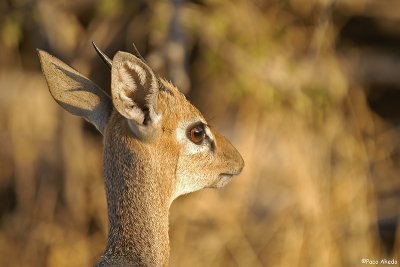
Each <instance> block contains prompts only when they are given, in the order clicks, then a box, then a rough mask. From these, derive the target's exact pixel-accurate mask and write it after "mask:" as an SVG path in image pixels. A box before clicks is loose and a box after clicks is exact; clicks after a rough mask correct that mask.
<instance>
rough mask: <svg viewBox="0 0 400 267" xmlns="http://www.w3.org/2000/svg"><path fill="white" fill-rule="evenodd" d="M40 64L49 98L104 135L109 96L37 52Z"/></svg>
mask: <svg viewBox="0 0 400 267" xmlns="http://www.w3.org/2000/svg"><path fill="white" fill-rule="evenodd" d="M38 54H39V58H40V64H41V66H42V71H43V74H44V77H45V78H46V81H47V85H48V87H49V90H50V93H51V95H52V96H53V98H54V99H55V100H56V101H57V103H58V104H60V106H62V107H63V108H64V109H65V110H67V111H68V112H70V113H71V114H73V115H77V116H80V117H83V118H84V119H86V120H87V121H89V122H90V123H92V124H93V125H94V126H96V128H97V129H98V130H99V131H100V132H101V133H102V134H104V129H105V127H106V125H107V122H108V119H109V117H110V115H111V112H112V109H113V107H112V102H111V99H110V97H109V96H108V95H107V94H106V93H105V92H104V91H103V90H102V89H100V88H99V87H98V86H97V85H96V84H94V83H93V82H92V81H90V80H89V79H88V78H86V77H85V76H83V75H82V74H80V73H79V72H77V71H76V70H74V69H73V68H71V67H70V66H68V65H67V64H65V63H64V62H62V61H61V60H59V59H57V58H56V57H53V56H51V55H50V54H48V53H46V52H44V51H41V50H39V49H38Z"/></svg>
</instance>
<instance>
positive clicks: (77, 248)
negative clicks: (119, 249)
mask: <svg viewBox="0 0 400 267" xmlns="http://www.w3.org/2000/svg"><path fill="white" fill-rule="evenodd" d="M172 2H173V1H171V2H167V1H143V2H141V1H123V0H101V1H100V0H99V1H95V0H85V1H75V2H73V1H66V0H56V1H54V0H52V1H50V0H37V1H23V0H20V1H4V2H2V3H1V4H0V12H1V16H0V34H1V35H0V50H1V51H2V52H1V57H0V62H1V68H0V124H1V131H0V265H1V266H60V267H62V266H89V265H93V264H94V263H95V262H96V260H97V259H98V257H99V255H101V252H102V249H103V246H104V243H105V237H106V231H107V217H106V203H105V194H104V188H103V180H102V169H101V160H102V159H101V147H102V144H101V136H99V135H98V134H96V133H95V132H94V130H93V128H92V127H90V126H88V125H87V124H86V123H84V122H83V121H82V120H80V119H79V118H75V117H72V116H71V115H69V114H67V113H66V112H64V111H62V110H61V109H60V108H59V107H58V106H57V105H56V103H55V102H54V101H53V100H52V98H51V96H50V94H49V93H48V90H47V87H46V84H45V81H44V78H43V77H42V75H41V73H40V71H39V63H38V59H37V56H36V54H35V48H36V47H39V48H42V49H44V50H47V51H49V52H50V53H52V54H55V55H57V56H58V57H60V58H61V59H63V60H65V61H66V62H68V63H70V64H72V65H73V66H74V67H76V68H77V69H79V70H80V71H81V72H83V73H85V74H87V75H88V76H89V77H91V78H92V79H93V80H94V81H96V82H97V83H98V84H100V85H101V86H102V87H103V88H106V89H108V87H109V79H110V78H109V73H108V70H107V68H106V67H105V66H104V65H103V63H102V62H101V61H100V60H99V59H98V58H97V57H96V54H95V52H94V50H93V49H92V48H91V44H90V42H91V41H92V40H93V41H95V42H96V43H97V44H98V45H99V46H100V47H101V48H104V50H105V51H106V52H107V53H108V54H109V55H112V54H113V53H115V52H116V51H117V50H127V51H132V49H131V43H132V42H133V41H135V43H136V45H137V46H138V48H139V50H141V51H142V52H143V54H144V56H145V57H146V58H147V60H148V61H149V64H150V65H151V66H152V67H153V68H154V69H155V70H156V71H157V72H158V73H164V74H165V75H167V77H169V78H171V79H173V80H174V82H175V83H177V84H178V87H179V86H180V87H181V88H182V89H183V90H188V89H189V88H190V93H189V98H190V99H191V101H192V102H194V103H195V104H196V105H197V106H198V107H200V110H202V111H203V113H205V114H206V116H207V117H208V119H211V123H212V124H214V125H215V126H216V127H217V128H219V129H220V130H221V131H222V132H224V133H225V134H226V135H227V136H228V137H230V138H231V140H232V142H233V143H234V144H235V145H236V146H237V147H238V149H239V151H241V153H242V155H243V157H244V159H245V162H246V166H245V169H244V171H243V174H242V175H240V176H239V177H237V178H235V180H234V181H233V182H232V183H231V184H230V185H229V186H227V187H226V188H224V189H222V190H218V191H217V190H211V189H207V190H203V191H201V192H198V193H195V194H191V195H188V196H184V197H181V198H180V199H178V200H177V201H176V202H175V203H174V204H173V205H172V207H171V218H170V237H171V266H283V267H286V266H361V259H362V258H369V259H381V258H385V257H386V258H396V257H398V256H399V255H398V254H396V250H394V252H393V251H392V252H387V251H385V249H383V246H382V245H381V241H380V239H379V236H378V225H377V224H378V218H381V217H384V216H389V215H390V216H392V215H393V213H394V215H397V213H396V212H398V208H397V205H396V204H391V203H392V202H390V203H386V202H385V203H383V202H382V201H381V199H380V198H379V196H380V195H379V190H381V188H382V184H385V185H386V186H389V187H391V188H396V185H397V186H398V184H399V183H398V182H396V180H395V179H394V178H393V177H396V176H398V173H399V172H398V171H399V170H398V168H399V167H398V166H397V165H396V160H395V158H393V157H392V155H393V154H394V152H395V151H396V149H397V150H398V149H399V142H398V137H396V130H395V129H394V128H393V126H391V124H389V123H387V122H386V121H384V120H383V119H382V118H380V117H379V116H377V115H376V114H375V113H373V112H372V111H371V109H370V108H369V105H368V103H367V101H366V93H365V90H364V89H365V88H364V87H363V84H362V83H361V82H359V81H354V80H353V79H352V76H351V75H347V74H348V73H350V72H351V70H352V68H354V65H352V64H351V62H353V61H351V62H350V60H348V59H349V57H348V54H346V58H345V59H343V58H342V59H341V57H340V56H338V48H337V47H338V46H337V42H338V39H339V38H340V37H339V32H340V30H341V27H342V26H343V25H344V24H345V22H346V19H348V18H349V17H351V16H352V15H353V14H364V13H368V12H369V13H368V14H370V13H371V14H373V15H374V14H375V15H374V16H378V15H376V14H377V13H379V12H380V13H379V14H380V16H381V15H382V14H388V15H387V16H394V15H393V12H392V10H393V9H395V8H393V7H392V6H385V5H384V4H381V5H378V4H376V5H373V4H372V3H373V2H372V1H367V0H359V1H348V2H346V1H338V2H337V3H336V5H332V3H331V2H329V1H322V0H321V1H318V0H315V1H308V3H307V4H304V3H303V1H299V0H291V1H258V0H251V1H248V0H239V1H223V0H205V1H185V2H183V3H182V4H181V6H180V10H179V12H178V13H176V12H175V11H174V5H173V4H172ZM175 2H177V1H175ZM392 4H393V5H395V3H392ZM371 6H372V7H371ZM397 10H398V9H397ZM385 12H386V13H385ZM335 14H339V15H337V17H338V19H337V20H336V21H334V17H335ZM176 17H177V18H179V19H178V21H177V24H176V25H175V24H171V23H170V22H171V20H173V19H174V18H176ZM378 17H379V16H378ZM171 27H172V28H173V27H177V29H180V30H181V34H179V31H178V34H177V36H175V37H178V38H175V39H174V33H171V32H172V31H171ZM175 30H176V29H175ZM175 34H176V32H175ZM182 36H183V37H184V39H179V37H182ZM183 47H184V48H185V50H182V48H183ZM183 51H185V53H186V56H187V57H186V60H187V62H186V64H187V66H188V72H186V71H185V69H186V68H185V62H184V58H183V57H182V56H183V55H184V54H185V53H184V52H183ZM346 51H350V52H349V53H350V54H351V55H353V54H357V50H355V48H353V49H349V50H346ZM346 53H347V52H346ZM349 62H350V63H349ZM343 66H348V68H347V69H346V68H345V67H343ZM189 78H190V79H189ZM189 81H190V82H189ZM397 135H398V133H397ZM397 164H398V160H397ZM382 177H383V178H382ZM397 178H398V177H397ZM377 181H378V182H377ZM397 188H398V187H397ZM397 194H398V193H397ZM382 203H383V204H382ZM382 210H384V211H385V212H382ZM382 214H383V215H382ZM388 214H389V215H388ZM390 216H389V217H390ZM397 249H399V238H397ZM397 260H400V258H397Z"/></svg>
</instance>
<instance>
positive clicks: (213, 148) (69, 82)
mask: <svg viewBox="0 0 400 267" xmlns="http://www.w3.org/2000/svg"><path fill="white" fill-rule="evenodd" d="M39 57H40V59H41V64H42V69H43V72H44V75H45V77H46V80H47V82H48V86H49V89H50V92H51V94H52V95H53V97H54V98H55V100H56V101H57V102H58V103H59V104H60V105H61V106H62V107H64V108H65V109H66V110H67V111H69V112H71V113H72V114H75V115H79V116H82V117H84V118H85V119H86V120H88V121H90V122H91V123H93V124H94V125H95V126H96V127H97V128H98V129H99V130H100V131H101V132H102V133H103V135H104V162H103V165H104V179H105V188H106V195H107V207H108V216H109V233H108V241H107V245H106V249H105V252H104V254H103V256H102V257H101V259H100V261H99V263H98V266H167V265H168V263H169V238H168V213H169V207H170V205H171V203H172V201H173V200H174V199H175V198H177V197H178V196H180V195H182V194H185V193H189V192H193V191H196V190H199V189H202V188H204V187H222V186H224V185H225V184H226V183H227V182H228V181H229V180H230V178H231V177H232V175H237V174H239V173H240V171H241V170H242V168H243V166H244V162H243V159H242V157H241V156H240V154H239V153H238V151H237V150H236V149H235V148H234V147H233V146H232V145H231V144H230V143H229V141H228V140H227V139H226V138H224V137H223V136H222V135H220V134H219V133H218V132H216V131H215V130H214V129H213V128H211V127H209V126H206V132H207V135H208V136H209V139H210V140H211V141H212V144H213V145H209V144H208V145H207V144H206V143H205V144H203V145H196V144H194V143H193V142H191V141H190V140H189V139H188V138H187V136H186V132H187V129H188V127H190V125H192V124H193V123H196V122H203V123H204V124H206V121H205V119H204V118H203V116H202V115H201V113H200V112H199V111H198V110H197V109H196V108H195V107H194V106H193V105H191V104H190V103H189V102H188V101H187V100H186V98H185V96H184V95H183V94H181V93H180V92H179V90H178V89H177V88H176V87H174V86H173V85H172V84H170V83H168V82H165V81H159V80H157V79H156V78H155V75H154V74H153V73H152V71H151V70H150V68H148V66H147V65H146V64H145V63H144V62H142V61H139V59H137V58H136V57H134V56H133V55H130V54H127V53H121V52H118V53H117V55H116V56H115V57H114V59H113V63H112V88H111V89H112V95H113V97H112V104H111V100H110V98H109V97H108V96H107V95H106V94H105V93H104V92H103V91H101V90H100V89H99V88H98V87H97V86H96V85H95V84H94V83H92V82H90V81H89V80H88V79H87V78H85V77H84V76H83V75H81V74H79V73H78V72H76V71H75V70H73V69H72V68H70V67H69V66H67V65H66V64H65V63H63V62H61V61H60V60H58V59H56V58H54V57H52V56H50V55H49V54H47V53H45V52H43V51H39ZM132 64H133V65H132ZM135 64H136V65H135ZM71 73H73V74H74V75H71ZM158 83H161V84H162V85H163V86H162V87H161V88H162V89H159V87H158V86H157V84H158ZM149 87H150V88H149ZM77 88H78V89H79V90H76V89H77ZM82 91H83V92H84V94H82V93H81V92H82ZM75 92H76V93H75ZM135 93H137V94H139V95H141V96H140V97H139V98H140V99H139V100H138V98H135V97H134V94H135ZM113 107H114V108H113ZM211 141H210V142H211Z"/></svg>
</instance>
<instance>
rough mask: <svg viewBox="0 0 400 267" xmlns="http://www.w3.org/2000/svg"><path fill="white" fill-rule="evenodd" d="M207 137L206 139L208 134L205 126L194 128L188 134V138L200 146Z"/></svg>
mask: <svg viewBox="0 0 400 267" xmlns="http://www.w3.org/2000/svg"><path fill="white" fill-rule="evenodd" d="M205 137H206V132H205V130H204V126H203V125H197V126H194V127H193V128H191V129H190V130H189V132H188V138H189V139H190V141H192V142H193V143H195V144H196V145H200V144H201V143H202V142H203V140H204V138H205Z"/></svg>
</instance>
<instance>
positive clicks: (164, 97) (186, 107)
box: [158, 79, 203, 119]
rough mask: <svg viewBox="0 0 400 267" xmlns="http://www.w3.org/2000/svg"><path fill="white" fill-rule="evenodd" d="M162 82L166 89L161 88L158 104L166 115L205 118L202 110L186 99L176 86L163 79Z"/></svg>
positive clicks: (181, 117)
mask: <svg viewBox="0 0 400 267" xmlns="http://www.w3.org/2000/svg"><path fill="white" fill-rule="evenodd" d="M161 82H162V84H163V85H164V89H163V90H160V93H159V99H158V105H159V108H160V109H161V110H160V111H161V112H162V113H163V114H164V115H167V117H170V118H176V119H178V118H179V119H192V118H196V117H199V118H203V116H202V115H201V113H200V111H199V110H198V109H197V108H196V107H194V106H193V105H192V104H191V103H190V102H189V101H188V100H187V99H186V97H185V95H184V94H183V93H181V92H180V91H179V89H178V88H177V87H176V86H174V85H173V84H172V83H170V82H168V81H165V80H163V79H161ZM164 117H165V116H164Z"/></svg>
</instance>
